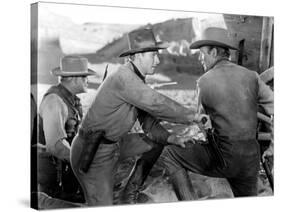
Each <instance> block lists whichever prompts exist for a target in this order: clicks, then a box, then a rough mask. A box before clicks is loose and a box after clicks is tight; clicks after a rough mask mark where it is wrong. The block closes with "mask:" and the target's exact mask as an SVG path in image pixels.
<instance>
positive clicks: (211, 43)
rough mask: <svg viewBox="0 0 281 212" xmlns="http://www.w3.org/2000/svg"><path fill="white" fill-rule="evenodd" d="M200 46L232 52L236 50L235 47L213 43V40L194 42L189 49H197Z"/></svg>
mask: <svg viewBox="0 0 281 212" xmlns="http://www.w3.org/2000/svg"><path fill="white" fill-rule="evenodd" d="M202 46H219V47H223V48H229V49H233V50H238V49H237V48H236V47H234V46H232V45H228V44H225V43H221V42H218V41H213V40H199V41H195V42H193V43H192V44H191V45H190V47H189V48H190V49H199V48H201V47H202Z"/></svg>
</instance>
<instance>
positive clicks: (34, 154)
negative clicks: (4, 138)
mask: <svg viewBox="0 0 281 212" xmlns="http://www.w3.org/2000/svg"><path fill="white" fill-rule="evenodd" d="M81 14H83V15H81ZM273 34H274V17H272V16H254V15H243V14H241V15H240V14H235V15H234V14H224V13H206V12H189V11H173V10H163V9H147V8H146V9H144V8H133V7H121V6H120V7H118V6H105V5H103V6H101V5H83V4H68V3H51V2H39V3H33V4H32V5H31V207H32V208H35V209H60V208H76V207H95V206H96V207H97V206H115V205H132V204H133V205H135V204H148V203H149V204H152V203H168V202H179V201H196V200H202V201H203V200H210V199H230V198H242V197H257V198H258V197H264V196H273V195H274V163H273V138H274V129H273V120H274V119H273V117H274V83H273V82H274V36H273Z"/></svg>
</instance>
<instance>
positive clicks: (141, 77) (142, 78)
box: [130, 61, 145, 83]
mask: <svg viewBox="0 0 281 212" xmlns="http://www.w3.org/2000/svg"><path fill="white" fill-rule="evenodd" d="M130 63H131V64H132V66H133V70H134V72H135V74H136V75H137V76H138V77H139V78H140V79H141V80H142V81H143V82H144V83H145V77H144V76H143V75H142V74H141V73H140V71H139V69H138V68H137V67H136V66H135V64H134V63H133V62H131V61H130Z"/></svg>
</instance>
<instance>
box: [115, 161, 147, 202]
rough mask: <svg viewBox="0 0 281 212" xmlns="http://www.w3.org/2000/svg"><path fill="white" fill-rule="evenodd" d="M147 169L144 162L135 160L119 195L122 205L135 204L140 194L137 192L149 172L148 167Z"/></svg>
mask: <svg viewBox="0 0 281 212" xmlns="http://www.w3.org/2000/svg"><path fill="white" fill-rule="evenodd" d="M147 168H148V167H147V166H146V161H144V160H141V159H139V160H137V162H136V164H135V166H134V168H133V170H132V172H131V174H130V177H129V180H128V182H127V184H126V186H125V188H124V190H123V192H122V194H121V197H120V200H121V203H122V204H135V203H137V200H138V197H139V192H140V191H139V190H140V188H141V186H142V185H143V183H144V181H145V179H146V177H147V176H148V174H149V171H150V167H149V170H148V169H147Z"/></svg>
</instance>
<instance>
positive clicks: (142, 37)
mask: <svg viewBox="0 0 281 212" xmlns="http://www.w3.org/2000/svg"><path fill="white" fill-rule="evenodd" d="M127 38H128V43H129V49H128V50H127V51H125V52H123V53H122V54H120V56H119V57H125V56H128V55H132V54H135V53H141V52H151V51H157V50H159V49H166V48H167V47H168V45H167V44H166V43H163V42H157V41H156V39H155V37H154V34H153V32H152V29H148V28H145V29H137V30H134V31H132V32H129V33H128V34H127Z"/></svg>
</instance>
